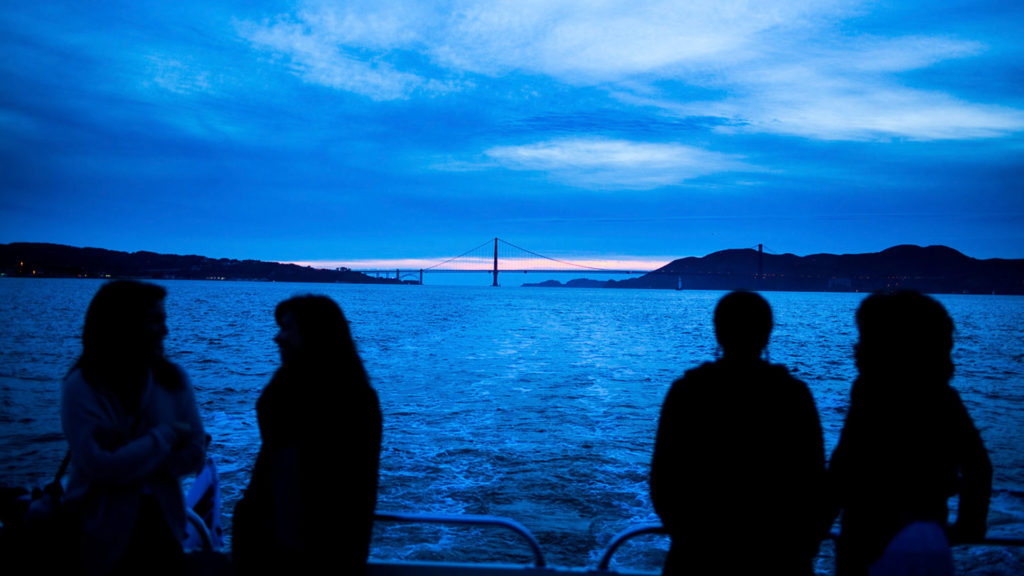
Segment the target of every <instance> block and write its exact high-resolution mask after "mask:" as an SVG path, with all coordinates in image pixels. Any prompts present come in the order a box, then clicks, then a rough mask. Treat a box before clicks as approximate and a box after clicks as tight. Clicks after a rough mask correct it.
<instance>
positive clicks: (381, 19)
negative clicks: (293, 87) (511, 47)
mask: <svg viewBox="0 0 1024 576" xmlns="http://www.w3.org/2000/svg"><path fill="white" fill-rule="evenodd" d="M357 8H359V6H358V3H353V4H351V5H349V4H346V5H344V6H339V7H336V9H332V8H331V7H329V6H326V5H325V6H321V7H318V8H317V7H311V8H310V9H307V10H303V11H301V12H299V13H298V14H297V15H295V16H294V17H291V16H281V17H279V18H277V19H276V20H274V21H272V22H271V21H268V22H263V23H261V24H255V23H252V22H241V23H239V24H238V31H239V33H240V34H241V36H242V37H243V38H245V39H246V40H248V41H249V42H250V43H251V44H252V46H253V47H255V48H257V49H261V50H265V51H268V52H270V53H272V54H274V55H277V56H280V57H283V58H284V59H285V60H286V61H287V62H288V63H289V65H290V66H291V68H292V70H293V71H294V72H295V73H296V74H298V75H299V76H301V77H302V78H303V79H304V80H306V81H307V82H310V83H313V84H320V85H323V86H327V87H330V88H336V89H339V90H344V91H348V92H354V93H356V94H361V95H363V96H367V97H369V98H371V99H373V100H396V99H404V98H408V97H410V96H411V95H412V94H413V93H415V92H417V91H425V92H443V91H448V90H450V89H451V88H452V87H451V85H450V84H447V83H445V82H443V81H437V80H433V79H430V78H426V77H424V76H422V75H421V74H418V73H414V72H406V71H403V70H400V69H398V68H397V67H396V66H395V65H393V64H392V63H391V62H390V60H391V59H397V60H401V58H400V56H402V54H401V52H404V51H407V50H408V45H409V43H410V42H414V41H415V34H416V31H415V30H414V29H413V28H411V27H410V26H412V24H413V23H414V22H415V21H414V20H404V19H397V18H396V17H394V16H389V15H387V13H386V12H385V11H383V10H371V11H370V12H369V13H366V14H361V13H359V12H357V11H356V9H357ZM401 13H403V14H406V16H408V13H407V12H401ZM396 52H398V53H397V54H396Z"/></svg>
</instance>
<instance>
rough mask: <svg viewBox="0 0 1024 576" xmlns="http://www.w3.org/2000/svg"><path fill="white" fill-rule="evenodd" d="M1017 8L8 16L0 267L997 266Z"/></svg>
mask: <svg viewBox="0 0 1024 576" xmlns="http://www.w3.org/2000/svg"><path fill="white" fill-rule="evenodd" d="M1022 38H1024V3H1020V2H942V3H933V2H896V3H892V2H841V1H840V2H802V1H794V2H774V1H773V2H749V1H748V2H730V1H722V0H714V1H708V2H704V1H702V0H695V1H694V0H691V1H685V2H683V1H678V2H639V1H630V2H603V1H598V0H590V1H558V0H544V1H531V0H515V1H508V2H505V1H493V2H468V1H467V2H459V1H452V2H435V3H425V2H403V1H398V2H392V1H386V0H376V1H372V2H360V1H345V2H341V1H338V2H212V1H203V2H189V1H182V2H173V3H170V2H144V1H143V2H139V1H131V2H102V3H83V2H56V1H55V2H49V1H48V2H13V1H7V0H3V9H2V10H0V242H13V241H41V242H57V243H64V244H71V245H75V246H96V247H102V248H109V249H116V250H127V251H135V250H152V251H157V252H170V253H189V254H202V255H207V256H214V257H230V258H256V259H262V260H278V261H300V262H322V263H352V264H356V265H358V264H359V263H360V262H363V261H370V260H374V261H377V260H385V262H383V263H381V264H382V265H388V264H389V263H393V261H394V260H397V259H420V260H421V261H427V262H430V261H436V260H438V259H441V258H444V257H448V256H453V255H455V254H458V253H460V252H463V251H465V250H468V249H470V248H472V247H473V246H476V245H478V244H480V243H481V242H484V241H486V240H487V239H488V238H493V237H495V236H499V237H501V238H504V239H507V240H509V241H510V242H513V243H515V244H518V245H520V246H523V247H525V248H528V249H531V250H534V251H537V252H540V253H543V254H548V255H551V256H554V257H559V258H567V259H574V260H585V261H601V260H629V261H635V260H640V261H650V262H658V263H664V262H666V261H668V260H670V259H673V258H677V257H683V256H702V255H704V254H707V253H710V252H713V251H716V250H721V249H726V248H743V247H751V246H755V245H757V244H759V243H763V244H764V245H765V246H766V247H767V248H768V249H769V250H771V251H774V252H778V253H783V252H791V253H795V254H801V255H806V254H812V253H818V252H833V253H858V252H872V251H877V250H881V249H884V248H886V247H889V246H892V245H895V244H906V243H910V244H920V245H930V244H945V245H948V246H952V247H954V248H956V249H958V250H960V251H962V252H964V253H966V254H968V255H970V256H975V257H979V258H992V257H1006V258H1022V257H1024V184H1022V177H1024V139H1022V137H1024V40H1022Z"/></svg>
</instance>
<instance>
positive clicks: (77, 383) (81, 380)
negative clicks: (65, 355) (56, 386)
mask: <svg viewBox="0 0 1024 576" xmlns="http://www.w3.org/2000/svg"><path fill="white" fill-rule="evenodd" d="M62 388H63V390H64V393H65V394H74V393H80V392H81V391H83V390H87V389H89V383H88V382H86V381H85V375H84V374H82V369H81V368H80V367H78V366H75V367H74V368H72V369H71V370H70V371H69V372H68V373H67V375H66V376H64V382H63V384H62Z"/></svg>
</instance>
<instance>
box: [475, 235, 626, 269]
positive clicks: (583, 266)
mask: <svg viewBox="0 0 1024 576" xmlns="http://www.w3.org/2000/svg"><path fill="white" fill-rule="evenodd" d="M498 240H501V242H502V243H503V244H507V245H509V246H511V247H513V248H515V249H516V250H521V251H523V252H526V253H527V254H530V255H531V256H536V257H537V258H541V259H544V260H550V261H552V262H557V263H559V264H562V265H565V266H573V267H575V268H586V269H587V270H601V271H605V272H608V271H612V270H610V269H609V268H597V267H595V266H586V265H584V264H574V263H572V262H566V261H564V260H559V259H557V258H551V257H548V256H545V255H543V254H537V253H536V252H532V251H530V250H527V249H526V248H521V247H519V246H516V245H515V244H513V243H511V242H507V241H505V240H502V239H501V238H498ZM485 244H486V242H485ZM474 250H475V248H474Z"/></svg>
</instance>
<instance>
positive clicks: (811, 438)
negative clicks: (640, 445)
mask: <svg viewBox="0 0 1024 576" xmlns="http://www.w3.org/2000/svg"><path fill="white" fill-rule="evenodd" d="M736 294H737V293H733V294H732V295H730V296H727V297H726V298H723V301H722V303H721V304H720V305H719V308H720V309H721V308H722V307H723V305H724V306H725V310H724V313H720V312H721V310H716V331H717V332H718V333H719V340H720V342H722V343H723V348H724V352H725V357H724V358H722V359H721V360H719V361H717V362H713V363H707V364H704V365H702V366H700V367H698V368H695V369H693V370H690V371H688V372H687V373H686V374H685V375H684V377H683V378H681V379H679V380H677V381H676V382H674V383H673V385H672V388H671V389H670V390H669V393H668V395H667V397H666V399H665V404H664V406H663V408H662V412H661V418H660V421H659V427H658V437H657V441H656V444H655V451H654V457H653V460H652V465H651V497H652V500H653V502H654V506H655V510H656V511H657V512H658V515H659V516H660V517H661V519H662V522H663V523H664V525H665V527H666V528H667V529H668V531H669V533H670V535H671V536H672V549H671V551H670V553H669V558H668V559H667V561H666V565H665V573H683V572H687V573H694V574H700V573H715V574H727V573H736V574H749V573H759V572H763V571H766V570H775V571H780V572H783V573H789V574H793V573H808V572H809V571H810V570H811V567H812V565H811V561H812V559H813V557H814V555H815V554H816V552H817V548H818V542H819V540H820V537H821V529H820V525H821V523H820V494H821V487H822V477H823V473H824V448H823V446H822V436H821V426H820V424H819V420H818V414H817V410H816V409H815V407H814V401H813V398H812V397H811V394H810V392H809V391H808V389H807V386H806V385H805V384H804V383H803V382H800V381H799V380H797V379H795V378H793V377H792V376H791V375H790V374H789V372H788V371H787V370H786V369H785V368H784V367H782V366H776V365H771V364H769V363H767V362H765V361H762V360H761V359H760V358H759V357H758V356H759V354H760V351H761V349H762V348H763V347H764V344H765V343H766V342H767V334H768V331H770V309H768V308H767V303H764V301H763V300H762V299H760V297H758V296H756V295H753V294H749V293H738V294H739V295H740V296H739V297H740V298H741V300H740V301H739V302H738V303H737V301H736V296H735V295H736ZM730 297H731V298H730ZM751 297H753V298H751ZM754 298H756V300H753V299H754ZM751 300H753V302H752V304H753V305H754V306H756V307H758V308H760V309H761V311H762V312H763V311H764V310H767V314H768V317H767V322H768V324H767V328H765V327H764V326H763V324H764V322H762V326H760V332H761V335H759V336H757V337H756V338H754V340H755V342H754V343H753V344H751V345H750V346H747V347H746V348H745V347H744V346H742V345H740V347H739V348H736V347H735V346H736V345H737V344H736V343H735V342H733V340H732V338H733V336H735V334H730V333H725V334H723V333H722V331H723V330H726V331H729V330H732V331H733V332H735V330H737V329H740V328H737V326H735V325H733V326H729V325H728V324H729V321H728V313H729V308H730V306H731V305H737V304H739V305H740V306H743V305H744V304H750V303H751ZM758 301H760V303H759V302H758ZM761 303H763V304H761ZM739 311H740V312H741V314H740V316H741V318H740V319H741V320H742V322H741V323H740V327H742V324H743V322H749V321H752V320H751V318H748V317H747V314H746V311H745V310H744V309H743V308H740V309H739ZM721 316H725V318H721ZM755 316H756V315H755ZM754 322H755V332H757V331H758V330H757V329H756V321H754ZM737 351H739V353H737Z"/></svg>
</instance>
